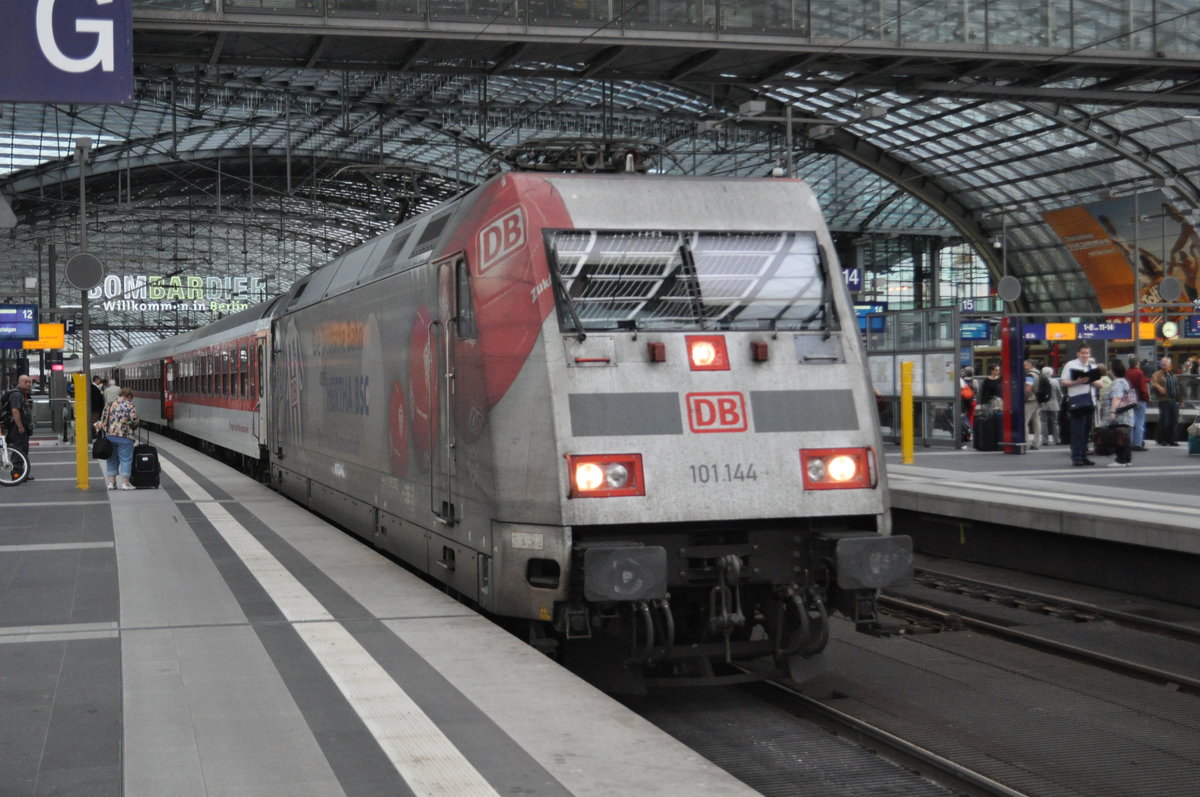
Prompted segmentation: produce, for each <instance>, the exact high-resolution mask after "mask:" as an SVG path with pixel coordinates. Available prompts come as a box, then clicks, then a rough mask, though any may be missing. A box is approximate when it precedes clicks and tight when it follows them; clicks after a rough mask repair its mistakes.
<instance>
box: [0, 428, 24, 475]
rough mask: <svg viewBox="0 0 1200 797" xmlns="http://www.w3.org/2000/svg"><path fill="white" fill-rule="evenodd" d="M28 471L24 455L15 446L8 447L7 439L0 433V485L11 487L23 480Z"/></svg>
mask: <svg viewBox="0 0 1200 797" xmlns="http://www.w3.org/2000/svg"><path fill="white" fill-rule="evenodd" d="M27 473H29V461H28V460H26V459H25V455H24V454H22V453H21V452H20V451H17V450H16V449H15V448H9V447H8V441H7V440H5V439H4V436H3V435H0V485H3V486H5V487H12V486H13V485H16V484H20V483H21V482H23V481H25V475H26V474H27Z"/></svg>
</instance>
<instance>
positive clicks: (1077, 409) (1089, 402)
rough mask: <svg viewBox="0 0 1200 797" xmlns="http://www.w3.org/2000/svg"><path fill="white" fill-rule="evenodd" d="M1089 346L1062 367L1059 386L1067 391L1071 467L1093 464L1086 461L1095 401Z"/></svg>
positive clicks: (1093, 366) (1085, 345) (1084, 345)
mask: <svg viewBox="0 0 1200 797" xmlns="http://www.w3.org/2000/svg"><path fill="white" fill-rule="evenodd" d="M1094 370H1095V363H1093V362H1092V347H1091V346H1089V345H1087V344H1086V343H1084V344H1082V345H1080V347H1079V348H1078V349H1077V350H1076V352H1075V359H1074V360H1071V361H1070V362H1069V363H1067V364H1066V365H1064V366H1063V369H1062V376H1061V377H1060V378H1059V384H1060V385H1062V386H1063V387H1065V388H1066V389H1067V403H1068V404H1069V405H1070V406H1069V410H1068V412H1069V414H1070V417H1071V464H1072V465H1075V466H1080V465H1095V464H1096V463H1095V462H1092V461H1091V460H1090V459H1088V458H1087V449H1088V440H1090V439H1091V437H1092V421H1093V419H1094V418H1095V414H1096V410H1095V401H1094V400H1093V398H1092V396H1093V393H1092V382H1091V379H1090V378H1089V376H1088V374H1089V372H1094Z"/></svg>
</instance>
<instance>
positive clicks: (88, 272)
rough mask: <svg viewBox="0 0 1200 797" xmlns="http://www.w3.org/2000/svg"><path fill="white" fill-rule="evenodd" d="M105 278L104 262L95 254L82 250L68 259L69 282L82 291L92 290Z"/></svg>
mask: <svg viewBox="0 0 1200 797" xmlns="http://www.w3.org/2000/svg"><path fill="white" fill-rule="evenodd" d="M102 279H104V264H103V263H101V262H100V259H99V258H98V257H96V256H95V255H89V254H88V253H87V252H80V253H79V254H77V255H75V256H74V257H72V258H71V259H70V260H68V261H67V282H69V283H71V285H72V286H73V287H76V288H78V289H79V290H81V291H90V290H91V289H92V288H95V287H96V286H97V285H99V284H100V281H101V280H102Z"/></svg>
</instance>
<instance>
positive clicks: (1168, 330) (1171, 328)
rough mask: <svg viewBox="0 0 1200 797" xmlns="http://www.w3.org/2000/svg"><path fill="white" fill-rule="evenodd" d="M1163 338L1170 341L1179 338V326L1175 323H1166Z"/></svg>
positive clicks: (1163, 328) (1164, 323) (1163, 325)
mask: <svg viewBox="0 0 1200 797" xmlns="http://www.w3.org/2000/svg"><path fill="white" fill-rule="evenodd" d="M1162 336H1163V337H1164V338H1167V339H1168V340H1170V339H1172V338H1177V337H1179V325H1178V324H1176V323H1175V322H1174V321H1164V322H1163V324H1162Z"/></svg>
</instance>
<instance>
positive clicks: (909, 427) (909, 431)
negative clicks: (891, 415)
mask: <svg viewBox="0 0 1200 797" xmlns="http://www.w3.org/2000/svg"><path fill="white" fill-rule="evenodd" d="M912 382H913V364H912V362H911V361H910V362H904V363H900V464H902V465H911V464H913V385H912Z"/></svg>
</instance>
